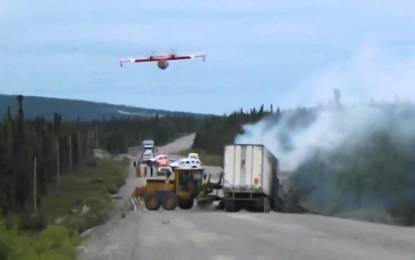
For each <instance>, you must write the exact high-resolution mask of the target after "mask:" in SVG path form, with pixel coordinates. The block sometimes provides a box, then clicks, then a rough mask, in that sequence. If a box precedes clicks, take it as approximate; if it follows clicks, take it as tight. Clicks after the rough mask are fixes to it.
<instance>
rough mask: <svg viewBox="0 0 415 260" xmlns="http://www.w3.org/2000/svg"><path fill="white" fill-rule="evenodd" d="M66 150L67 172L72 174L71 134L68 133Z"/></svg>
mask: <svg viewBox="0 0 415 260" xmlns="http://www.w3.org/2000/svg"><path fill="white" fill-rule="evenodd" d="M68 150H69V151H68V157H69V158H68V162H69V172H70V173H71V174H72V134H69V138H68Z"/></svg>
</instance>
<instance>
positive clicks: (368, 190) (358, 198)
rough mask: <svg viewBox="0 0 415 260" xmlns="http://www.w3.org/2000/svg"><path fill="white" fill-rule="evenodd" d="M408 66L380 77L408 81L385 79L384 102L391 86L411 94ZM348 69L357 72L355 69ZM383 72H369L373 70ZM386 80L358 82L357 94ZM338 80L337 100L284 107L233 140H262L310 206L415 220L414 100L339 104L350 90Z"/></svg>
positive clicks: (337, 213)
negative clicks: (314, 105) (344, 89)
mask: <svg viewBox="0 0 415 260" xmlns="http://www.w3.org/2000/svg"><path fill="white" fill-rule="evenodd" d="M363 61H364V62H368V61H365V60H363ZM391 64H393V63H391ZM381 66H382V65H381ZM363 67H364V66H363ZM363 67H362V68H363ZM407 71H408V68H404V69H403V70H402V71H400V72H399V70H397V69H396V68H391V69H390V70H389V71H387V72H389V73H392V74H393V75H389V77H388V74H387V73H386V72H385V74H384V75H383V77H384V78H387V79H388V81H389V80H392V79H398V78H399V76H402V77H404V79H400V80H397V81H396V82H395V83H396V84H397V85H394V84H392V83H394V81H393V80H392V81H390V84H389V87H390V88H391V89H390V90H388V89H387V88H386V87H385V85H384V84H386V83H382V84H381V86H380V94H381V96H382V97H381V98H382V100H383V97H386V96H387V94H386V93H385V92H387V91H389V92H390V93H391V94H392V92H396V93H401V94H403V95H406V99H411V98H413V97H414V95H411V91H413V90H412V89H413V88H411V89H409V87H408V86H409V82H408V80H409V79H410V78H411V77H412V76H411V77H410V76H408V75H407ZM343 73H344V74H345V75H353V70H352V71H350V70H349V71H344V72H343ZM378 73H380V72H377V71H372V73H371V75H378ZM399 73H400V74H399ZM402 73H403V74H402ZM323 78H324V76H323ZM358 78H359V77H358ZM368 78H370V77H368ZM412 78H413V77H412ZM338 79H339V80H341V77H340V78H338ZM413 79H414V80H413V81H412V83H415V78H413ZM381 81H382V80H381V79H375V80H374V81H373V82H372V83H373V84H369V83H371V81H368V82H367V85H362V84H361V83H359V84H360V85H359V86H360V87H362V88H366V90H365V89H363V90H361V91H360V92H361V93H363V92H366V93H374V92H375V90H373V89H370V91H369V90H367V88H368V87H369V86H370V87H372V86H375V84H378V83H379V82H381ZM313 82H314V81H313ZM326 83H327V82H326ZM326 83H324V84H323V85H322V87H323V89H324V88H326V87H327V86H326V85H325V84H326ZM349 83H350V81H349ZM349 83H348V84H349ZM333 85H335V86H336V88H335V89H332V93H333V94H334V97H333V101H331V102H329V105H326V106H320V107H314V108H302V109H295V110H286V111H284V112H282V113H280V114H274V115H272V116H269V117H267V118H265V119H264V120H262V121H260V122H259V123H257V124H254V125H246V126H244V134H242V135H239V136H237V138H236V140H235V142H236V143H260V144H264V145H265V146H266V147H267V148H268V149H269V150H270V151H271V152H272V153H273V154H274V155H275V156H276V157H277V158H278V159H279V161H280V167H281V169H282V170H284V171H289V172H290V173H291V174H290V179H289V184H290V187H291V190H292V192H293V193H294V194H295V195H296V196H297V197H298V199H299V202H300V204H301V206H303V207H304V208H306V209H308V210H309V211H312V212H316V213H320V214H327V215H335V216H343V217H352V218H361V219H366V220H371V221H380V222H387V223H400V224H412V223H414V218H415V157H414V156H415V105H412V104H410V103H404V102H393V103H392V102H389V103H386V102H381V103H380V102H378V103H376V102H372V103H371V104H363V103H359V104H357V103H354V104H350V103H349V104H347V105H341V101H340V98H343V96H346V97H347V95H344V92H346V93H348V91H343V89H342V88H341V87H339V86H340V85H342V84H341V83H338V82H337V83H335V84H333ZM312 86H313V87H315V86H314V85H312ZM400 86H401V88H400ZM412 86H415V84H412ZM351 88H352V89H353V88H354V87H353V86H352V87H351ZM333 90H334V92H333ZM400 90H402V92H399V91H400ZM340 91H341V94H340ZM372 97H373V98H376V96H372ZM366 98H367V99H370V97H369V96H366ZM385 99H386V98H385Z"/></svg>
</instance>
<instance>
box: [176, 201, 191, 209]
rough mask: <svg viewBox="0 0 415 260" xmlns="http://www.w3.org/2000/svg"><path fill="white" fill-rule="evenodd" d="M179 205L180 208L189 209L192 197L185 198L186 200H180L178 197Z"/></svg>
mask: <svg viewBox="0 0 415 260" xmlns="http://www.w3.org/2000/svg"><path fill="white" fill-rule="evenodd" d="M178 202H179V207H180V208H181V209H191V208H192V207H193V199H187V200H180V199H179V201H178Z"/></svg>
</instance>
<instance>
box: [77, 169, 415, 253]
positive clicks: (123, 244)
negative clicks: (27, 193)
mask: <svg viewBox="0 0 415 260" xmlns="http://www.w3.org/2000/svg"><path fill="white" fill-rule="evenodd" d="M129 171H130V178H129V179H128V181H127V185H126V186H125V187H124V188H123V189H122V190H121V195H122V196H123V199H122V200H120V202H118V212H120V211H122V210H123V209H122V205H123V202H124V203H125V201H126V198H125V197H124V196H128V195H129V193H130V192H131V190H132V189H133V188H134V187H135V185H140V184H142V183H143V180H141V179H138V178H135V177H134V169H133V167H132V165H131V166H130V168H129ZM79 258H80V259H82V260H84V259H120V260H121V259H122V260H124V259H134V260H135V259H318V260H320V259H339V260H341V259H353V260H358V259H364V260H367V259H376V260H379V259H385V260H390V259H410V260H413V259H415V229H414V228H405V227H397V226H388V225H381V224H373V223H366V222H359V221H353V220H346V219H337V218H331V217H324V216H317V215H308V214H303V215H296V214H280V213H274V212H273V213H268V214H267V213H251V212H245V211H243V212H238V213H225V212H221V211H215V210H210V211H202V210H199V209H197V208H195V209H192V210H180V209H178V210H175V211H163V210H159V211H157V212H150V211H147V210H146V209H144V208H143V207H139V208H138V210H137V211H135V212H133V211H130V212H129V213H128V214H127V216H126V217H125V218H121V214H114V216H113V218H112V219H111V220H110V221H109V222H108V223H106V224H105V225H102V226H100V227H98V228H96V229H95V230H94V231H93V232H92V234H91V235H90V237H89V239H88V240H87V241H86V243H85V249H84V250H83V251H82V252H81V254H80V257H79Z"/></svg>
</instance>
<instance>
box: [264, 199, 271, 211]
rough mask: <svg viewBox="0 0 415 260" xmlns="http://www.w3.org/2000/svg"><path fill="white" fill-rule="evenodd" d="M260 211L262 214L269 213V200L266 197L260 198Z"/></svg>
mask: <svg viewBox="0 0 415 260" xmlns="http://www.w3.org/2000/svg"><path fill="white" fill-rule="evenodd" d="M262 210H263V212H270V211H271V200H270V199H269V198H268V197H264V198H262Z"/></svg>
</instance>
